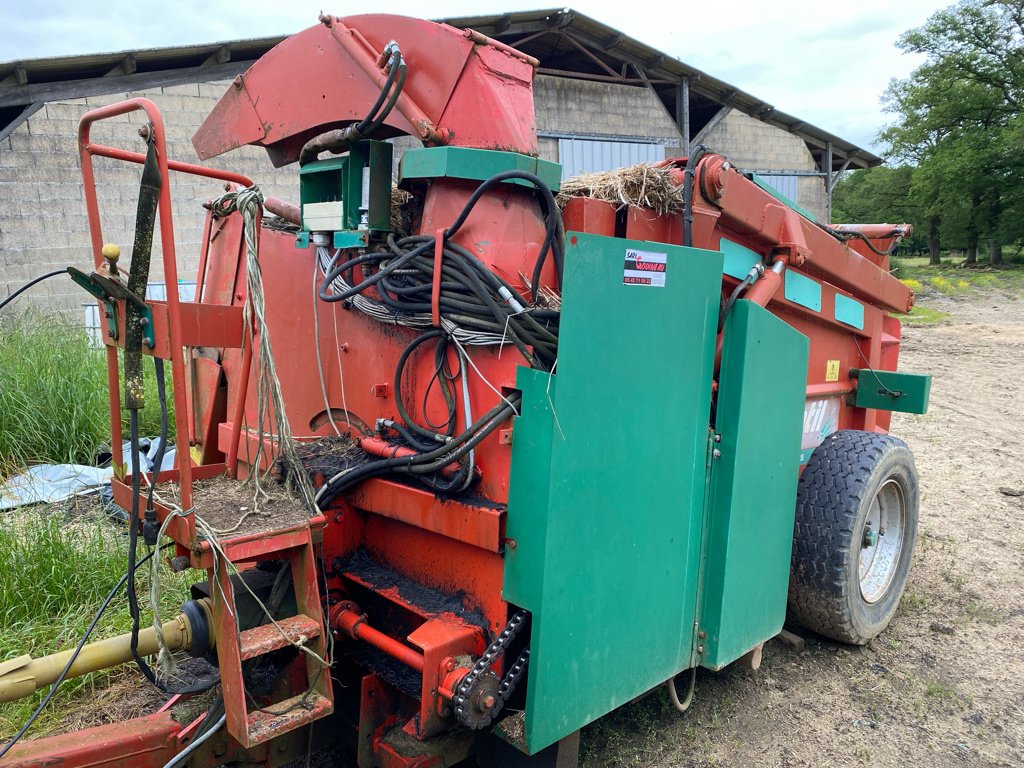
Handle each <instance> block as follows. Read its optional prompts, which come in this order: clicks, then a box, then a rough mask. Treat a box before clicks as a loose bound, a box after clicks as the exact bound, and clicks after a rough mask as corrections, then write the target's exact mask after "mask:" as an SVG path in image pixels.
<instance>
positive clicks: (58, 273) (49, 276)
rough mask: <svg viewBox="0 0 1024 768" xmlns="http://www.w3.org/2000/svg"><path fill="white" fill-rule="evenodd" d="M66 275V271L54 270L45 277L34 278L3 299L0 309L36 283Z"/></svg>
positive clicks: (0, 302)
mask: <svg viewBox="0 0 1024 768" xmlns="http://www.w3.org/2000/svg"><path fill="white" fill-rule="evenodd" d="M67 273H68V272H67V270H66V269H55V270H54V271H53V272H47V273H46V274H45V275H40V276H39V277H37V278H35V279H33V280H29V281H28V282H27V283H25V284H24V285H23V286H21V287H20V288H18V289H17V290H15V291H14V293H12V294H11V295H10V296H8V297H7V298H6V299H4V300H3V301H0V309H3V308H4V307H6V306H7V305H8V304H10V303H11V302H12V301H14V300H15V299H16V298H18V297H19V296H21V294H23V293H24V292H25V291H27V290H28V289H29V288H31V287H32V286H33V285H36V284H37V283H41V282H43V280H49V279H50V278H51V277H57V275H66V274H67Z"/></svg>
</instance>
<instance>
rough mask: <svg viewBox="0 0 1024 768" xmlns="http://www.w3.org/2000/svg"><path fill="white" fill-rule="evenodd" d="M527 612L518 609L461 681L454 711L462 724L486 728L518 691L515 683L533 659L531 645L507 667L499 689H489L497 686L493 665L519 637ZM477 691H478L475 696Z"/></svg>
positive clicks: (473, 727) (455, 697) (477, 728)
mask: <svg viewBox="0 0 1024 768" xmlns="http://www.w3.org/2000/svg"><path fill="white" fill-rule="evenodd" d="M528 616H529V614H528V613H527V612H526V611H518V612H517V613H516V614H515V615H514V616H513V617H512V618H511V619H510V620H509V622H508V624H507V625H505V628H504V629H503V630H502V631H501V634H499V635H498V637H497V638H495V640H494V642H493V643H491V644H490V645H489V646H487V649H486V650H485V651H484V652H483V654H482V655H481V656H480V658H479V659H478V660H477V662H476V664H474V665H473V668H472V669H471V670H470V671H469V672H468V673H467V674H466V676H465V677H463V678H462V680H461V681H460V682H459V686H458V688H457V689H456V690H455V696H454V698H453V699H452V709H453V710H454V712H455V717H456V718H457V719H458V721H459V722H460V723H462V724H463V725H465V726H467V727H469V728H472V729H474V730H479V729H481V728H486V727H487V726H488V725H490V724H491V723H492V722H494V718H495V717H497V715H498V713H499V712H501V708H502V707H504V706H505V702H506V701H508V699H509V697H511V696H512V693H513V692H514V691H515V689H516V685H518V684H519V680H520V678H521V677H522V676H523V673H524V672H526V666H527V664H528V663H529V661H530V649H529V648H524V649H523V652H522V653H520V654H519V658H517V659H516V660H515V663H514V664H512V666H511V667H509V668H508V671H507V672H506V673H505V677H504V678H503V679H502V680H501V682H500V683H498V684H497V688H496V690H488V689H493V688H494V685H493V681H495V680H496V676H495V675H494V673H493V672H492V671H491V666H492V665H493V664H494V662H495V661H497V659H498V656H500V655H501V654H502V653H503V652H504V651H506V650H507V649H508V647H509V646H510V645H511V644H512V642H513V641H514V640H515V639H516V636H517V635H518V634H519V632H520V630H521V629H522V628H523V625H524V624H525V623H526V620H527V618H528ZM478 684H480V689H479V690H476V689H477V686H478ZM474 693H476V694H477V695H476V696H474V695H473V694H474ZM488 699H489V700H490V701H491V703H490V705H489V706H488V705H487V702H488Z"/></svg>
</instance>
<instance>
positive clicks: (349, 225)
mask: <svg viewBox="0 0 1024 768" xmlns="http://www.w3.org/2000/svg"><path fill="white" fill-rule="evenodd" d="M393 154H394V148H393V147H392V146H391V145H390V144H388V143H387V142H384V141H370V140H367V141H358V142H356V143H354V144H352V146H351V147H350V148H349V150H348V153H347V154H346V155H345V156H343V157H337V158H330V159H327V160H317V161H314V162H312V163H307V164H306V165H304V166H302V169H301V170H300V171H299V204H300V210H301V211H302V231H301V232H299V234H298V236H297V237H296V238H295V245H296V247H298V248H308V247H309V244H310V237H309V235H310V233H311V232H330V233H332V241H331V242H332V245H333V246H334V247H335V248H361V247H364V246H365V245H366V244H367V243H368V242H369V236H370V232H390V231H391V168H392V163H393V160H392V158H393ZM367 169H368V171H367ZM364 172H366V173H365V176H366V178H365V179H364ZM364 181H365V184H364ZM364 216H365V220H364Z"/></svg>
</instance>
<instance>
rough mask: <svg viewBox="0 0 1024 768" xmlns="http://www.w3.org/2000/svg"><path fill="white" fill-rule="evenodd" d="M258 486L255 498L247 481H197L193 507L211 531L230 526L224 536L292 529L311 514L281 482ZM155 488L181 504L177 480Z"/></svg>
mask: <svg viewBox="0 0 1024 768" xmlns="http://www.w3.org/2000/svg"><path fill="white" fill-rule="evenodd" d="M167 486H171V487H170V488H168V487H167ZM260 488H261V489H262V491H263V493H261V494H260V497H259V499H258V500H257V499H256V490H255V489H254V488H253V487H252V486H251V485H250V484H249V483H244V482H242V481H240V480H232V479H230V478H228V477H224V476H220V477H212V478H209V479H207V480H197V481H195V482H194V483H193V485H192V506H193V507H194V508H195V510H196V513H197V514H198V515H199V516H200V517H202V518H203V520H205V521H206V522H207V523H209V525H210V526H211V527H212V528H213V529H214V530H216V531H229V529H233V530H230V532H229V533H226V534H224V538H226V539H228V538H237V537H239V536H249V535H252V534H256V533H267V532H269V531H275V530H283V529H285V528H291V527H292V526H295V525H299V524H301V523H305V522H307V521H308V520H309V518H310V517H312V516H313V515H311V514H310V512H309V510H307V509H306V507H305V504H303V503H302V501H300V500H299V499H297V498H294V497H293V496H292V495H291V494H290V493H288V490H287V489H286V488H285V487H284V486H283V485H280V484H278V483H276V482H274V481H266V480H265V481H263V482H261V483H260ZM157 491H158V492H159V493H160V495H161V496H163V497H164V498H169V499H171V500H172V501H174V502H175V503H177V504H180V499H181V496H180V489H179V488H178V485H177V483H174V484H170V483H168V484H166V485H165V484H163V483H161V484H160V485H158V486H157ZM239 521H241V524H239ZM236 525H238V527H237V528H235V526H236Z"/></svg>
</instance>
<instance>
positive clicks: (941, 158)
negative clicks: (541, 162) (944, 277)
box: [879, 0, 1024, 263]
mask: <svg viewBox="0 0 1024 768" xmlns="http://www.w3.org/2000/svg"><path fill="white" fill-rule="evenodd" d="M899 47H900V48H901V49H902V50H904V51H906V52H908V53H917V54H923V55H924V56H925V57H926V59H925V62H924V64H922V65H921V66H919V67H918V68H917V69H915V70H914V72H913V73H912V74H911V76H910V77H909V78H907V79H905V80H895V81H893V82H892V83H891V84H890V85H889V88H888V89H887V90H886V92H885V94H884V96H883V102H884V104H885V107H886V109H887V110H888V111H889V112H890V113H892V114H893V115H894V116H895V117H896V121H895V122H894V123H893V125H891V126H889V127H888V128H886V129H885V130H884V131H882V132H881V134H880V135H879V138H880V140H881V141H882V142H883V143H885V144H886V145H887V146H888V150H887V153H886V154H887V155H888V157H890V158H891V159H894V160H897V161H901V162H904V163H908V164H911V165H913V166H914V170H913V181H912V194H913V196H914V197H916V198H917V201H918V203H919V205H920V207H921V209H922V211H924V213H925V214H926V217H927V230H928V235H929V249H930V253H931V260H932V262H933V263H935V262H937V261H938V255H939V244H940V235H941V234H942V233H943V231H944V228H943V222H945V223H946V227H945V231H946V232H947V233H948V232H949V231H953V232H954V233H955V236H954V239H955V240H962V241H963V244H964V246H965V248H966V253H967V260H968V261H974V260H976V259H977V254H978V249H979V242H980V239H981V238H982V237H983V236H984V238H985V239H986V240H987V241H988V244H989V259H990V261H992V262H993V263H999V262H1001V261H1002V247H1003V243H1004V242H1009V241H1012V240H1016V239H1020V238H1021V237H1022V236H1024V231H1022V227H1021V225H1020V223H1019V218H1020V213H1021V210H1022V208H1021V205H1022V198H1024V164H1022V161H1021V158H1020V151H1019V148H1020V147H1021V144H1020V140H1021V138H1022V135H1024V131H1022V119H1021V113H1022V110H1021V107H1022V105H1024V2H1022V0H966V1H965V2H962V3H960V4H958V5H955V6H952V7H950V8H947V9H945V10H942V11H939V12H938V13H936V14H934V15H933V16H932V17H931V18H930V19H929V20H928V22H927V23H926V24H925V25H924V26H922V27H920V28H918V29H914V30H911V31H909V32H907V33H906V34H905V35H904V36H903V37H902V38H901V39H900V42H899ZM951 224H953V225H955V226H951Z"/></svg>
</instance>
